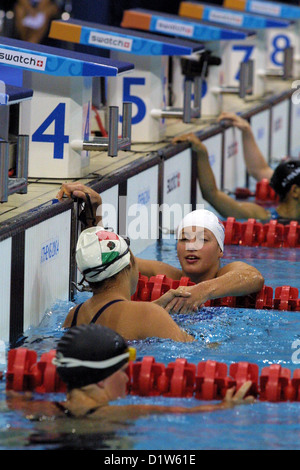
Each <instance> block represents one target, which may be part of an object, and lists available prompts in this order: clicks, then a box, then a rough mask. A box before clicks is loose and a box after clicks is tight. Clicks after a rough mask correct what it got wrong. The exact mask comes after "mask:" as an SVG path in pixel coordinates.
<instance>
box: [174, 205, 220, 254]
mask: <svg viewBox="0 0 300 470" xmlns="http://www.w3.org/2000/svg"><path fill="white" fill-rule="evenodd" d="M185 227H203V228H207V229H208V230H210V231H211V232H212V233H213V234H214V236H215V237H216V239H217V242H218V244H219V246H220V248H221V250H222V251H224V238H225V229H224V225H223V224H222V222H221V221H220V220H219V219H218V217H217V216H216V215H215V214H214V213H213V212H210V211H208V210H206V209H198V210H195V211H192V212H190V213H189V214H187V215H186V216H185V217H184V218H183V219H182V221H181V222H180V224H179V226H178V228H177V238H179V237H180V234H181V232H182V230H183V229H184V228H185Z"/></svg>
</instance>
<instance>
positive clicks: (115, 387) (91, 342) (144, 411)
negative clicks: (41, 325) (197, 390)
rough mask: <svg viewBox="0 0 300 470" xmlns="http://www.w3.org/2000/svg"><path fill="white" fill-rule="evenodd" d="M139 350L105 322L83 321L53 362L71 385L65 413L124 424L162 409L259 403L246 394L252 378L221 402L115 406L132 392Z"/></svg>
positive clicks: (64, 341) (63, 407)
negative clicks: (134, 362)
mask: <svg viewBox="0 0 300 470" xmlns="http://www.w3.org/2000/svg"><path fill="white" fill-rule="evenodd" d="M135 355H136V352H135V349H134V348H131V347H128V345H127V343H126V341H125V340H124V339H123V338H122V336H120V335H119V334H118V333H116V332H115V331H113V330H111V329H110V328H106V327H103V326H100V325H94V324H93V325H80V326H75V327H73V328H71V329H70V330H69V331H68V332H67V333H65V335H64V336H63V337H62V338H61V340H60V341H59V343H58V346H57V349H56V358H54V359H53V363H54V364H55V365H56V367H57V372H58V374H59V376H60V377H61V379H62V380H63V381H64V382H65V383H66V385H67V399H66V401H64V402H59V403H56V404H55V406H56V407H58V408H59V410H60V411H63V413H64V415H65V416H70V417H87V418H98V419H99V418H105V419H106V420H109V419H111V420H112V421H115V420H117V422H118V423H120V422H121V421H125V420H127V419H135V418H138V417H140V416H146V415H150V414H162V413H197V412H203V411H214V410H220V409H225V408H231V407H232V406H234V405H238V404H241V403H253V401H254V398H253V397H251V396H249V397H246V398H245V395H246V394H247V392H248V390H249V389H250V387H251V382H250V381H248V382H245V383H244V384H243V385H242V387H241V388H240V389H239V390H238V391H237V392H236V394H235V395H234V389H229V390H228V391H227V393H226V396H225V399H224V400H223V401H222V402H221V403H218V404H213V405H200V406H195V407H193V408H191V407H187V408H185V407H174V406H173V407H172V406H170V407H169V406H157V405H124V406H120V405H110V404H109V402H110V401H114V400H116V399H118V398H124V397H125V396H126V394H127V382H128V380H129V377H128V375H127V372H126V370H127V367H128V362H129V361H130V360H134V359H135Z"/></svg>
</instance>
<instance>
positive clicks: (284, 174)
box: [173, 113, 300, 222]
mask: <svg viewBox="0 0 300 470" xmlns="http://www.w3.org/2000/svg"><path fill="white" fill-rule="evenodd" d="M224 120H225V121H226V120H227V121H229V122H230V123H231V124H232V125H233V126H235V127H237V128H238V129H240V130H241V131H242V140H243V150H244V158H245V162H246V167H247V170H248V172H249V174H250V175H251V176H253V177H254V178H255V179H257V180H258V181H260V180H261V179H263V178H265V179H268V180H269V181H270V186H271V187H272V188H273V189H274V191H275V192H276V194H277V195H278V196H279V198H280V201H279V204H278V206H277V207H276V208H275V207H272V208H268V209H265V208H264V207H262V206H260V205H259V204H256V203H254V202H240V201H237V200H235V199H233V198H232V197H230V196H229V195H228V194H226V193H224V192H223V191H221V190H220V189H218V187H217V185H216V181H215V176H214V174H213V171H212V169H211V166H210V163H209V156H208V152H207V149H206V147H205V145H204V144H203V143H202V142H201V140H200V139H199V138H198V137H197V136H196V135H195V134H193V133H191V134H185V135H182V136H179V137H177V138H175V139H173V143H176V142H184V141H187V142H190V143H191V145H192V149H193V150H194V151H195V152H196V153H197V165H198V180H199V184H200V188H201V192H202V196H203V198H204V199H205V200H206V201H207V202H208V203H209V204H211V206H212V207H214V208H215V209H216V211H217V212H218V213H219V214H220V215H221V216H222V217H235V218H236V219H250V218H252V219H257V220H261V221H268V220H270V219H279V218H280V219H286V220H287V222H288V221H291V220H298V219H300V160H292V159H290V160H286V161H284V162H282V163H280V164H279V165H278V166H277V167H276V168H275V170H273V169H272V168H271V167H270V166H269V165H268V164H267V162H266V160H265V159H264V157H263V155H262V153H261V152H260V150H259V147H258V145H257V143H256V141H255V138H254V135H253V132H252V129H251V126H250V124H249V123H248V121H246V120H245V119H243V118H241V117H240V116H237V115H235V114H234V113H222V114H221V115H220V117H219V121H224Z"/></svg>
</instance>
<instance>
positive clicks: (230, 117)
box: [218, 112, 251, 132]
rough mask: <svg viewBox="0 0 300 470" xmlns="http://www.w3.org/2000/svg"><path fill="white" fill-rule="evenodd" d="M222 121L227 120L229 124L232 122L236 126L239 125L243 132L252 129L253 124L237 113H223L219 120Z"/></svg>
mask: <svg viewBox="0 0 300 470" xmlns="http://www.w3.org/2000/svg"><path fill="white" fill-rule="evenodd" d="M222 121H225V122H226V121H227V123H228V124H231V125H232V126H234V127H237V128H238V129H240V130H241V131H242V132H244V131H249V130H250V131H251V126H250V124H249V122H248V121H247V120H246V119H244V118H242V117H241V116H238V115H237V114H235V113H226V112H224V113H221V114H220V116H219V117H218V122H222Z"/></svg>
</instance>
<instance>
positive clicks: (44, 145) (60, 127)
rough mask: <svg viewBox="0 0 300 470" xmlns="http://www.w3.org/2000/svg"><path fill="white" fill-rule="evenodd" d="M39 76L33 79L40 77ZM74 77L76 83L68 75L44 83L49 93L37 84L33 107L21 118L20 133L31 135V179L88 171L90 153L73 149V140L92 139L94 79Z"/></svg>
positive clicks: (76, 175) (69, 176) (62, 176)
mask: <svg viewBox="0 0 300 470" xmlns="http://www.w3.org/2000/svg"><path fill="white" fill-rule="evenodd" d="M37 76H38V74H35V76H33V79H34V80H38V79H37V78H36V77H37ZM38 78H40V77H38ZM43 78H44V77H43ZM72 80H73V82H76V83H74V84H70V82H71V80H70V79H69V77H55V80H54V79H53V78H52V82H53V83H51V80H49V81H47V86H46V85H45V83H44V84H43V88H44V89H45V90H47V92H46V91H44V90H39V89H38V84H37V83H35V84H34V86H35V91H34V94H33V99H32V100H31V106H30V109H28V112H27V113H26V115H25V113H24V116H22V118H21V120H20V125H21V132H22V130H23V131H24V130H27V133H28V134H29V156H30V158H29V169H28V173H29V176H30V177H31V178H35V177H37V178H38V177H40V178H43V177H46V178H73V177H81V176H85V174H87V173H88V167H89V154H88V153H87V152H80V151H76V150H74V149H73V148H72V147H71V143H72V141H74V140H78V139H79V140H88V139H89V133H90V103H91V90H92V80H91V79H90V78H86V77H85V78H83V77H76V78H73V79H72ZM28 116H30V119H29V121H30V122H29V125H28V123H27V122H26V121H28ZM28 128H29V130H28Z"/></svg>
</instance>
